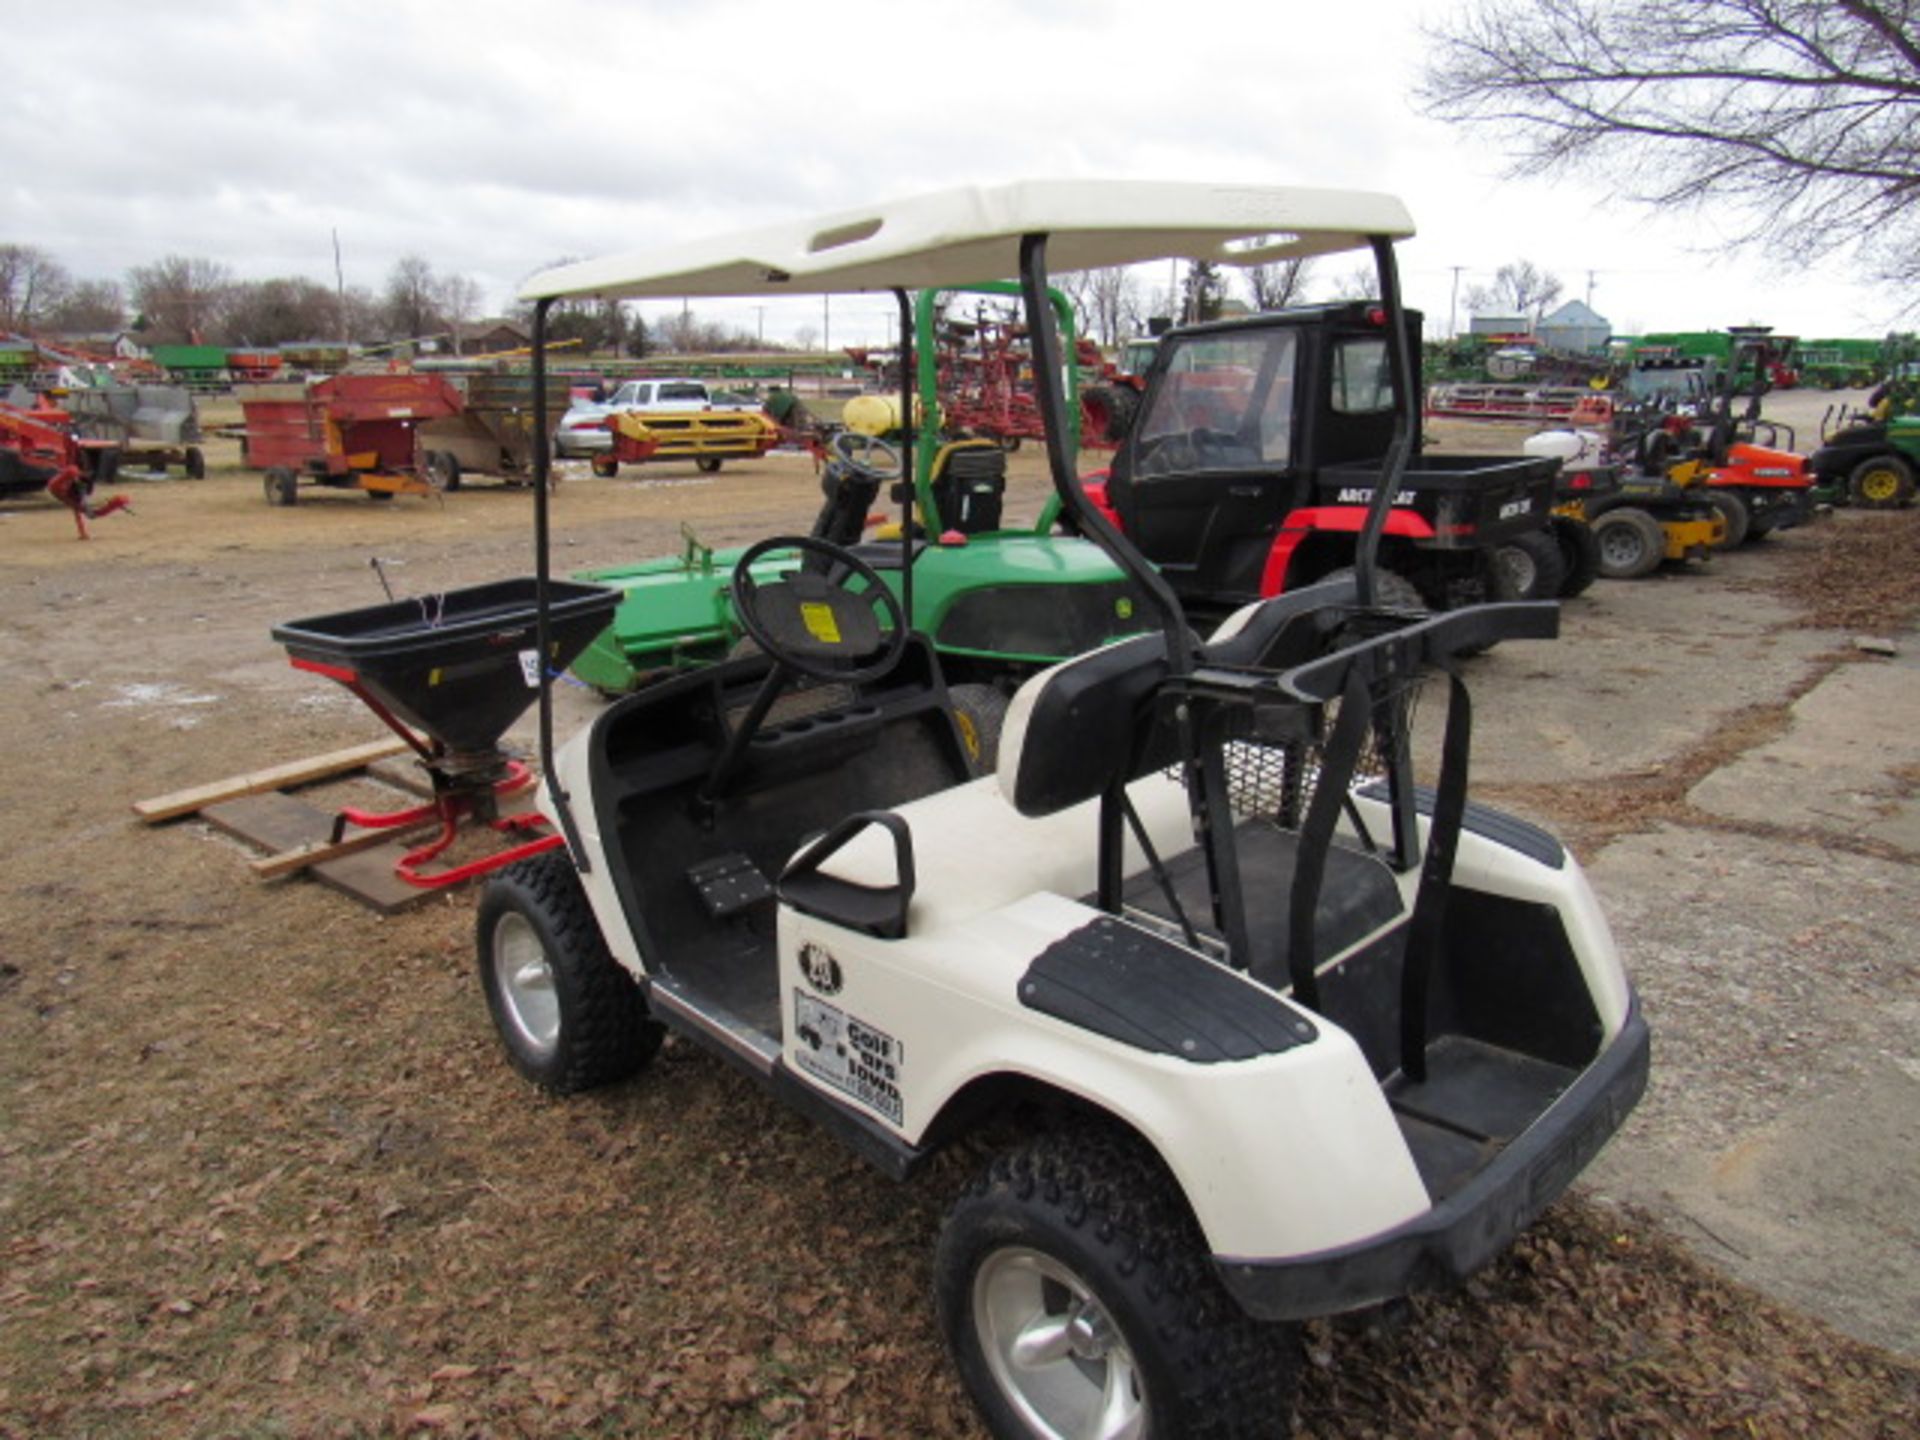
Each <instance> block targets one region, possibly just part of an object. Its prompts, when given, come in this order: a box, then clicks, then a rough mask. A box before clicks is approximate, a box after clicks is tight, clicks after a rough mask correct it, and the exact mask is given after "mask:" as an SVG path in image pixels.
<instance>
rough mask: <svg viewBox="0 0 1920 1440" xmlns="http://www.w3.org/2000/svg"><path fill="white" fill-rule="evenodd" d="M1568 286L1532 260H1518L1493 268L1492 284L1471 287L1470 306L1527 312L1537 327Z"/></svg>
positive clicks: (1531, 324) (1489, 309)
mask: <svg viewBox="0 0 1920 1440" xmlns="http://www.w3.org/2000/svg"><path fill="white" fill-rule="evenodd" d="M1565 289H1566V286H1565V285H1563V284H1562V283H1561V280H1560V277H1559V276H1558V275H1553V274H1549V273H1548V272H1547V271H1545V270H1542V269H1541V268H1540V267H1539V266H1538V265H1536V264H1534V263H1533V262H1532V261H1531V260H1515V261H1512V262H1510V263H1509V264H1506V265H1502V266H1501V267H1500V268H1499V269H1498V270H1496V271H1494V272H1493V282H1492V283H1491V284H1489V285H1475V286H1473V287H1471V288H1470V289H1469V290H1468V291H1467V308H1468V309H1469V310H1476V311H1481V312H1487V311H1500V312H1503V313H1506V314H1510V315H1524V316H1526V317H1527V320H1528V323H1529V324H1530V326H1531V327H1532V328H1534V329H1538V328H1539V325H1540V317H1541V316H1542V315H1544V314H1546V313H1547V307H1548V306H1549V305H1551V304H1553V302H1554V301H1556V300H1558V299H1559V298H1560V296H1561V294H1562V292H1563V291H1564V290H1565Z"/></svg>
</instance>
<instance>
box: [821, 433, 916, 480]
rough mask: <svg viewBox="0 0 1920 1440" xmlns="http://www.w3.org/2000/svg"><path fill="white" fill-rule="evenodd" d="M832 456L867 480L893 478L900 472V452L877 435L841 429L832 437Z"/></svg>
mask: <svg viewBox="0 0 1920 1440" xmlns="http://www.w3.org/2000/svg"><path fill="white" fill-rule="evenodd" d="M832 448H833V454H834V458H835V459H837V460H839V461H841V462H842V463H843V464H845V465H846V466H848V467H849V468H850V469H852V470H853V471H854V472H855V473H856V474H859V475H863V476H865V477H866V478H867V479H869V480H893V479H896V478H897V477H898V476H899V474H900V452H899V451H898V450H897V449H895V448H894V447H893V446H891V445H889V444H888V443H887V442H886V441H884V440H882V439H880V438H879V437H878V436H877V435H862V434H860V433H859V432H858V431H856V430H842V431H841V432H840V433H839V434H838V435H836V436H834V437H833V447H832Z"/></svg>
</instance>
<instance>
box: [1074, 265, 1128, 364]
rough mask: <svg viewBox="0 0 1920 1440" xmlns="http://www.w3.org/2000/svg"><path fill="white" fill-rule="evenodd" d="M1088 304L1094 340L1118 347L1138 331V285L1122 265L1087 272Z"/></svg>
mask: <svg viewBox="0 0 1920 1440" xmlns="http://www.w3.org/2000/svg"><path fill="white" fill-rule="evenodd" d="M1087 302H1088V308H1089V310H1090V312H1091V315H1090V319H1091V322H1092V326H1093V332H1094V336H1095V338H1096V339H1098V340H1099V342H1100V343H1101V344H1102V345H1118V344H1119V343H1120V342H1121V341H1123V340H1125V339H1126V338H1127V337H1128V336H1129V335H1132V334H1133V333H1134V332H1136V331H1137V330H1139V329H1140V327H1141V319H1140V282H1139V280H1138V279H1137V278H1136V277H1135V275H1134V273H1133V271H1132V270H1131V269H1129V268H1128V267H1127V266H1124V265H1113V266H1109V267H1107V268H1106V269H1103V270H1089V271H1088V272H1087Z"/></svg>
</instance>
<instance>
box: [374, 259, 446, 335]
mask: <svg viewBox="0 0 1920 1440" xmlns="http://www.w3.org/2000/svg"><path fill="white" fill-rule="evenodd" d="M441 288H442V286H441V282H440V280H439V279H438V278H437V277H436V276H435V275H434V273H433V266H431V265H429V264H428V263H427V262H426V261H425V260H423V259H422V258H421V257H420V256H418V255H402V256H401V257H400V258H399V259H398V260H396V261H395V262H394V264H393V269H392V270H391V271H389V272H388V274H387V294H386V322H387V338H388V339H390V340H411V339H414V338H415V337H417V336H424V335H432V334H435V333H437V332H439V331H442V330H445V329H446V328H447V323H446V317H445V316H444V315H443V314H442V313H441V310H440V292H441Z"/></svg>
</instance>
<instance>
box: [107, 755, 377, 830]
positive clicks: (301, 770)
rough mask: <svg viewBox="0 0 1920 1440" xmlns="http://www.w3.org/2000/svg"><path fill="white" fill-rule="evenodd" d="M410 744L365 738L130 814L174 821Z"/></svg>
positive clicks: (144, 803) (140, 804) (356, 765)
mask: <svg viewBox="0 0 1920 1440" xmlns="http://www.w3.org/2000/svg"><path fill="white" fill-rule="evenodd" d="M409 748H410V747H409V746H408V744H407V742H406V741H404V740H402V739H401V738H400V737H399V736H397V735H395V736H392V737H390V738H388V739H385V740H373V741H369V742H368V743H367V744H365V745H355V746H353V747H352V748H351V749H347V750H335V751H333V752H332V753H331V754H327V755H312V756H309V757H308V758H306V759H305V760H291V761H288V762H287V763H286V764H284V765H274V766H270V767H269V768H267V769H265V770H255V771H253V772H251V773H250V774H246V775H235V776H233V777H231V778H230V779H226V780H216V781H214V782H213V783H211V784H209V785H196V786H194V787H193V788H192V789H189V790H176V791H174V792H173V793H172V794H171V795H160V796H156V797H155V798H154V799H152V800H141V801H137V802H136V803H135V804H134V807H133V813H134V814H136V815H138V816H139V817H140V818H141V819H142V820H144V821H145V822H146V823H147V824H149V825H157V824H159V823H160V822H161V821H162V820H175V819H178V818H179V817H180V816H182V815H191V814H192V813H193V812H194V811H196V810H204V809H205V808H206V807H207V806H209V805H217V804H219V803H220V802H221V801H223V800H235V799H238V798H239V797H241V796H243V795H258V794H261V793H262V792H264V791H268V790H279V789H281V788H282V787H284V786H288V785H305V784H308V783H309V782H311V781H314V780H324V779H326V778H327V777H328V776H329V775H338V774H341V773H342V772H344V771H348V770H358V769H361V768H362V767H364V766H367V765H370V764H372V763H373V762H374V761H375V760H384V759H386V758H387V757H388V756H390V755H398V754H399V753H400V752H401V751H403V750H407V749H409Z"/></svg>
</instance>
